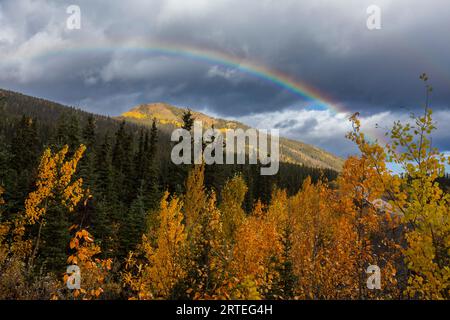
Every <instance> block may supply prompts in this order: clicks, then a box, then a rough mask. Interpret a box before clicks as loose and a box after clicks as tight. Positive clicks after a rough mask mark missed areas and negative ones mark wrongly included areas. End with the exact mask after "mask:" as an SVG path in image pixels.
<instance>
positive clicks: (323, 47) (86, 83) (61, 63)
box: [0, 0, 450, 151]
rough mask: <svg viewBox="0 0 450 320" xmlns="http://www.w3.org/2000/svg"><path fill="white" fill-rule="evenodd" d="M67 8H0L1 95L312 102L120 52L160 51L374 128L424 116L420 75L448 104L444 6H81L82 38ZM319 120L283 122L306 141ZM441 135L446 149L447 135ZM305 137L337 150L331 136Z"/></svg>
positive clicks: (70, 100) (9, 4)
mask: <svg viewBox="0 0 450 320" xmlns="http://www.w3.org/2000/svg"><path fill="white" fill-rule="evenodd" d="M72 3H73V1H66V0H64V1H56V0H54V1H51V0H47V1H45V0H34V1H32V0H2V1H0V87H4V88H8V89H13V90H18V91H21V92H25V93H28V94H33V95H37V96H40V97H44V98H48V99H52V100H57V101H59V102H63V103H67V104H70V105H77V106H81V107H82V108H84V109H87V110H91V111H94V112H98V113H104V114H109V115H117V114H120V113H121V112H123V111H125V110H127V109H129V108H131V107H132V106H133V105H136V104H139V103H146V102H152V101H166V102H168V103H173V104H176V105H181V106H191V107H193V108H197V109H202V110H209V111H210V112H212V113H213V114H215V115H218V116H223V117H231V118H238V119H249V121H250V120H251V117H253V115H255V114H257V113H262V114H265V115H268V114H274V112H287V111H289V110H297V113H296V114H297V115H300V114H302V112H303V111H302V110H304V108H305V106H307V105H310V101H309V100H308V99H307V98H306V97H303V98H302V97H300V96H298V95H296V94H293V93H292V92H290V91H289V90H286V89H283V88H282V87H280V86H278V85H277V84H274V83H271V82H270V81H267V79H266V80H264V79H261V78H260V77H255V76H253V75H251V74H248V73H245V72H242V70H239V69H238V68H236V67H233V66H232V65H224V64H221V63H220V62H217V61H216V62H215V61H213V60H198V59H192V58H189V57H187V56H177V55H173V54H167V53H164V52H159V53H158V52H153V53H149V52H145V51H143V50H132V49H127V50H125V49H124V48H131V47H136V46H139V44H140V43H143V42H145V43H160V42H164V43H170V44H176V45H178V46H189V47H194V48H204V49H208V50H212V51H216V52H219V53H223V54H227V55H231V56H233V57H234V59H236V60H241V61H244V60H245V61H251V62H253V63H257V64H259V65H262V66H265V67H266V68H268V69H271V70H276V71H277V72H282V73H284V74H286V75H288V76H290V77H291V78H292V79H294V80H296V81H299V82H303V83H305V84H308V85H309V86H311V87H314V88H315V89H316V90H317V91H318V92H321V93H323V95H326V96H327V97H329V99H330V100H332V101H334V102H336V103H339V104H342V105H343V106H345V108H346V109H347V110H349V111H361V113H362V114H363V115H364V117H366V118H368V119H369V118H370V117H374V116H376V115H380V114H383V112H386V111H389V112H391V113H395V114H399V113H401V112H405V110H411V111H414V110H417V109H418V108H420V106H421V103H422V101H423V96H424V94H423V90H422V87H421V83H420V82H419V80H418V75H419V74H420V73H422V72H428V73H429V74H430V78H431V81H432V84H433V86H434V89H435V90H434V92H433V96H432V100H431V101H432V105H433V107H434V108H435V109H437V110H441V112H442V114H445V115H447V114H448V108H449V107H450V103H449V102H450V90H448V88H449V86H450V55H449V54H448V53H449V52H450V42H449V41H447V39H448V36H447V32H448V30H450V20H449V19H448V17H447V12H448V9H450V5H449V3H448V1H447V0H434V1H432V2H424V1H419V0H395V1H393V0H345V1H325V0H304V1H294V0H281V1H275V0H264V1H261V0H247V1H240V0H221V1H209V0H189V1H180V0H165V1H162V0H151V1H144V0H128V1H119V0H111V1H95V2H94V1H88V0H79V1H77V4H78V5H80V7H81V11H82V29H81V30H75V31H71V30H67V29H66V28H65V22H66V18H67V14H66V12H65V10H66V8H67V6H68V5H70V4H72ZM370 4H377V5H379V6H380V7H381V9H382V29H381V30H377V31H369V30H367V28H366V17H367V15H366V8H367V6H368V5H370ZM62 48H63V49H62ZM64 48H65V49H64ZM289 112H290V111H289ZM315 116H316V118H309V119H310V120H307V121H305V120H302V119H300V120H301V121H300V120H298V123H294V122H289V121H290V120H288V121H287V122H286V123H285V124H283V123H282V122H280V123H279V125H280V126H284V125H286V128H284V127H283V129H288V127H291V130H290V131H289V132H288V134H290V135H291V136H292V137H297V138H299V139H302V137H304V136H305V132H307V131H314V132H316V129H317V127H320V126H318V124H320V121H325V119H321V118H320V117H318V116H317V115H316V114H315ZM252 119H254V118H252ZM280 121H281V120H280ZM308 121H309V122H308ZM299 124H300V125H299ZM256 125H257V124H256ZM272 125H277V123H272ZM280 128H281V127H280ZM285 131H286V130H285ZM447 131H448V130H447ZM286 132H287V131H286ZM295 135H297V136H295ZM440 135H441V138H436V141H439V144H440V145H441V146H442V148H444V149H446V150H450V144H448V142H446V141H450V140H449V139H448V138H449V136H450V133H447V132H444V133H442V134H441V133H440ZM306 138H307V139H310V141H309V142H312V143H315V144H319V145H322V146H324V147H326V148H328V149H329V150H334V151H336V150H339V151H340V150H341V149H339V147H338V146H337V144H336V143H335V142H332V141H331V140H330V139H329V138H328V136H327V135H326V134H325V133H323V134H322V135H320V134H319V133H317V134H316V135H314V136H311V135H306ZM333 138H334V139H336V137H333ZM342 139H343V138H342ZM327 141H328V142H327Z"/></svg>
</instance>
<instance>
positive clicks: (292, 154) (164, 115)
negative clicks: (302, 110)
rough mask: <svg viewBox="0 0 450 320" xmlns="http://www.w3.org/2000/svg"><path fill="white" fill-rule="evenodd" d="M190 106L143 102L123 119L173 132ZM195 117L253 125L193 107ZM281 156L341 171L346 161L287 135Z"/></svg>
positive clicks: (208, 122)
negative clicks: (209, 114)
mask: <svg viewBox="0 0 450 320" xmlns="http://www.w3.org/2000/svg"><path fill="white" fill-rule="evenodd" d="M186 109H187V108H180V107H175V106H173V105H170V104H168V103H164V102H155V103H148V104H141V105H138V106H136V107H134V108H132V109H130V110H129V111H127V112H124V113H123V114H122V115H121V116H120V117H118V118H119V119H121V120H126V121H130V122H134V123H137V124H141V125H150V124H151V123H152V121H153V120H155V121H156V122H157V124H158V126H159V127H160V128H161V129H163V130H165V131H171V130H173V128H174V127H181V125H182V124H183V121H182V116H183V113H184V112H185V111H186ZM191 112H192V115H193V117H194V119H195V120H199V121H202V123H203V127H204V128H207V127H211V126H213V125H214V128H216V129H218V130H221V131H223V130H227V129H237V128H241V129H244V130H246V129H248V128H250V127H249V126H247V125H245V124H243V123H240V122H237V121H232V120H225V119H219V118H214V117H211V116H208V115H206V114H204V113H201V112H198V111H194V110H191ZM280 155H281V160H282V161H284V162H289V163H295V164H300V165H305V166H309V167H319V168H330V169H334V170H337V171H340V170H341V168H342V164H343V160H342V159H341V158H339V157H337V156H335V155H333V154H331V153H329V152H326V151H324V150H322V149H320V148H318V147H315V146H312V145H309V144H306V143H303V142H300V141H295V140H291V139H286V138H280Z"/></svg>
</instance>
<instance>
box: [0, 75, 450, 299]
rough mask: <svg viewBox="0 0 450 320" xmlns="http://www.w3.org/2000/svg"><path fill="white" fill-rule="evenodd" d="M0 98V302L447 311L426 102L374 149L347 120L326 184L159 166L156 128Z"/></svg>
mask: <svg viewBox="0 0 450 320" xmlns="http://www.w3.org/2000/svg"><path fill="white" fill-rule="evenodd" d="M421 79H422V80H424V81H425V83H426V89H427V94H428V93H429V91H428V90H429V87H428V84H427V78H426V76H425V75H423V76H422V77H421ZM1 94H2V97H1V111H0V112H1V115H2V117H1V120H0V147H1V149H0V274H1V275H2V276H1V278H0V299H449V298H450V295H449V289H450V280H449V279H450V273H449V270H450V269H449V262H450V245H449V244H450V220H449V217H450V211H449V210H450V209H449V208H450V195H449V194H448V191H446V189H445V188H443V187H442V183H445V179H444V174H445V164H446V163H449V162H450V159H449V158H448V157H446V156H445V155H444V154H441V153H440V152H439V151H438V150H436V149H435V148H433V147H432V145H431V140H430V134H431V133H432V132H433V131H434V130H435V125H434V122H433V119H432V111H431V109H430V108H429V107H428V105H426V107H425V112H424V114H423V115H421V116H414V115H412V118H411V123H412V124H411V123H407V124H403V123H401V122H396V123H395V124H394V126H393V127H392V129H391V130H390V131H388V133H387V135H388V137H389V139H390V141H391V142H390V143H388V144H387V145H386V146H380V145H378V144H377V143H372V142H370V141H368V140H366V138H365V136H364V133H363V132H362V131H361V128H360V127H361V124H360V120H359V117H358V114H354V115H353V116H352V117H351V118H350V119H349V120H350V121H351V123H352V128H353V130H352V131H351V132H349V133H348V135H347V138H348V139H350V140H351V141H353V142H354V143H355V144H356V145H357V146H358V147H359V150H360V155H358V156H351V157H349V158H348V159H347V160H346V161H345V163H344V165H343V168H342V171H341V172H340V173H339V175H337V173H336V172H334V171H331V170H326V169H314V168H307V167H302V166H298V165H294V164H283V165H282V166H281V168H280V172H279V174H277V175H276V176H272V177H271V176H266V177H264V176H260V175H259V170H258V169H259V168H258V165H254V166H251V165H236V166H221V165H212V166H209V165H205V164H199V165H180V166H176V165H174V164H172V163H171V162H170V161H169V157H168V150H170V142H169V141H168V138H167V136H165V135H164V134H163V133H162V131H161V130H159V129H158V125H157V123H156V121H155V122H153V123H152V125H151V126H140V125H137V124H128V123H126V122H121V121H116V120H114V119H108V118H105V117H101V116H95V115H90V114H87V113H84V112H82V111H79V110H75V109H70V108H66V107H63V106H60V105H57V104H53V103H50V102H47V101H43V100H37V99H33V98H30V97H26V96H22V95H19V94H15V93H11V92H4V91H2V92H1ZM192 117H193V115H192V114H191V113H189V112H188V111H186V112H185V113H184V115H183V119H184V121H183V123H182V124H181V125H182V126H183V127H184V128H185V129H187V130H189V129H191V125H192V121H193V118H192ZM387 160H389V161H391V162H394V163H396V164H398V165H399V166H401V167H402V168H403V172H402V174H401V175H398V174H394V173H393V172H391V171H390V170H389V169H388V166H387ZM68 266H69V268H68V269H67V267H68ZM76 270H78V271H76ZM77 272H78V273H77ZM77 274H78V275H81V280H79V282H78V285H79V286H76V287H74V286H73V285H74V283H77V281H78V280H77V279H80V278H76V275H77Z"/></svg>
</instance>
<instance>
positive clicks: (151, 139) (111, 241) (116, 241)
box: [0, 91, 336, 278]
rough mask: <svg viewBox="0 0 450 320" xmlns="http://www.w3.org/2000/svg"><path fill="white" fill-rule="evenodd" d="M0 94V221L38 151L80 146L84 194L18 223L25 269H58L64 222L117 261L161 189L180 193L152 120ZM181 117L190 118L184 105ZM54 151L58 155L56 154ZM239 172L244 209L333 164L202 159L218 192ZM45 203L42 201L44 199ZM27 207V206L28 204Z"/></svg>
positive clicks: (72, 150)
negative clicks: (269, 172) (274, 168)
mask: <svg viewBox="0 0 450 320" xmlns="http://www.w3.org/2000/svg"><path fill="white" fill-rule="evenodd" d="M1 94H2V95H1V100H0V115H1V117H0V186H1V187H2V190H3V194H2V198H3V200H4V206H3V207H2V216H1V219H0V222H12V221H15V219H16V218H17V217H18V216H20V214H21V213H22V212H26V211H27V199H28V198H29V197H30V195H32V194H33V192H36V187H37V185H38V183H39V182H38V181H39V174H42V172H41V171H42V170H43V169H42V161H43V160H42V159H43V158H42V157H43V156H42V155H43V154H44V153H45V152H47V151H48V150H49V152H51V153H55V154H58V152H61V150H65V149H64V148H66V147H67V150H66V151H65V153H64V158H67V159H69V158H71V157H73V156H74V155H75V154H76V152H77V150H79V146H80V145H83V146H85V149H86V150H84V151H83V156H82V157H80V159H78V160H77V161H76V162H77V170H76V172H75V171H74V172H73V175H74V176H73V178H74V179H81V180H80V181H82V185H83V188H84V189H86V190H88V191H87V192H88V193H89V195H90V198H89V201H87V202H86V205H85V206H76V208H74V211H76V214H72V215H67V212H66V211H67V208H66V207H65V206H60V205H58V206H54V207H52V208H46V211H47V214H46V218H45V219H42V220H40V221H35V222H36V225H33V226H28V227H27V228H25V230H24V232H25V233H24V237H25V238H29V239H35V240H33V241H32V242H35V243H34V248H33V250H32V254H31V257H28V260H29V261H28V262H27V269H29V270H31V269H33V273H36V272H39V273H43V274H48V273H52V274H60V273H61V272H64V270H65V266H66V265H67V261H66V260H67V254H68V252H69V249H70V248H69V247H68V243H69V240H70V237H71V234H70V232H69V227H70V226H72V225H79V226H82V227H83V228H85V229H87V230H89V232H90V233H91V234H92V235H93V236H94V237H95V239H96V243H97V244H98V245H99V247H101V249H102V250H101V254H100V255H99V256H100V257H101V258H104V259H112V260H113V261H114V265H115V267H116V269H115V270H113V272H112V274H113V277H115V278H117V277H119V275H120V272H121V271H122V269H123V265H124V261H125V260H124V259H125V257H126V256H127V254H128V252H130V251H131V250H133V249H135V248H136V245H137V244H138V243H139V242H140V240H141V236H142V234H143V233H144V232H145V231H146V230H147V229H148V228H149V225H152V224H155V223H157V213H156V212H155V211H157V209H158V208H159V204H160V199H161V197H162V196H163V191H165V190H168V191H169V192H171V193H173V194H178V195H181V194H183V193H184V192H185V180H186V179H187V176H188V174H189V172H190V170H191V169H192V168H191V167H190V166H175V165H173V164H172V163H171V161H170V159H169V153H170V149H171V142H170V141H169V136H168V134H167V132H164V131H163V130H159V129H158V128H157V126H156V123H155V122H154V123H153V124H152V126H150V127H143V126H137V125H134V124H128V123H125V122H120V121H116V120H114V119H110V118H108V117H103V116H97V115H92V114H89V113H86V112H83V111H81V110H77V109H75V108H68V107H64V106H62V105H58V104H55V103H52V102H48V101H46V100H41V99H35V98H31V97H28V96H25V95H20V94H16V93H13V92H8V91H2V92H1ZM186 117H187V118H186V119H185V125H189V123H192V120H193V119H192V118H191V115H190V114H189V113H186ZM61 156H62V155H61ZM237 172H240V173H241V174H242V176H243V178H244V179H245V181H246V185H247V186H248V192H247V193H246V195H245V200H244V207H245V209H246V210H247V211H248V212H249V211H250V210H251V209H252V207H253V205H254V203H255V202H256V200H257V199H260V200H262V201H263V202H264V203H268V202H269V201H270V196H271V192H272V190H273V188H274V187H275V186H276V185H281V186H283V187H284V188H286V189H287V190H289V192H290V193H294V192H296V191H297V190H298V188H299V187H300V185H301V183H302V182H303V181H304V180H305V179H306V178H307V177H312V178H313V180H314V181H318V180H319V179H330V180H331V179H334V178H335V177H336V172H334V171H332V170H322V169H315V168H307V167H301V166H298V165H293V164H281V168H280V173H279V174H278V175H277V176H276V177H267V176H260V175H259V167H258V166H249V165H224V166H209V167H208V168H207V170H206V172H205V179H204V181H205V185H206V187H207V188H208V189H214V190H215V191H216V192H217V193H218V194H221V190H222V188H223V186H224V185H225V183H226V181H227V180H228V179H229V178H231V177H233V176H234V175H235V174H236V173H237ZM46 207H47V204H46ZM28 209H29V208H28Z"/></svg>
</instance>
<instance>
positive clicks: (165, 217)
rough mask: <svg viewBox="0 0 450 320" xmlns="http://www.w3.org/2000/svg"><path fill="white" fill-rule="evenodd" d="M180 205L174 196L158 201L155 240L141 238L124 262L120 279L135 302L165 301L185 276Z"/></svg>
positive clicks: (165, 196) (185, 243)
mask: <svg viewBox="0 0 450 320" xmlns="http://www.w3.org/2000/svg"><path fill="white" fill-rule="evenodd" d="M182 207H183V203H182V201H181V200H180V199H179V198H177V197H176V196H174V197H172V199H170V200H169V193H168V192H166V193H165V194H164V196H163V198H162V199H161V204H160V209H159V212H158V216H159V227H158V231H157V233H156V239H154V241H153V239H149V238H147V236H145V235H144V236H142V242H141V244H140V245H139V247H138V248H137V250H136V252H130V253H129V255H128V258H127V260H126V271H125V272H124V275H123V279H124V285H126V286H127V287H128V288H129V290H130V291H131V296H132V298H136V299H143V300H145V299H168V298H171V297H172V293H173V291H174V289H175V287H176V285H177V284H178V283H179V282H181V281H183V279H184V277H185V276H186V265H187V259H186V256H187V252H186V250H187V235H186V231H185V227H184V224H183V222H182V221H183V213H182V210H181V209H182Z"/></svg>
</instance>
